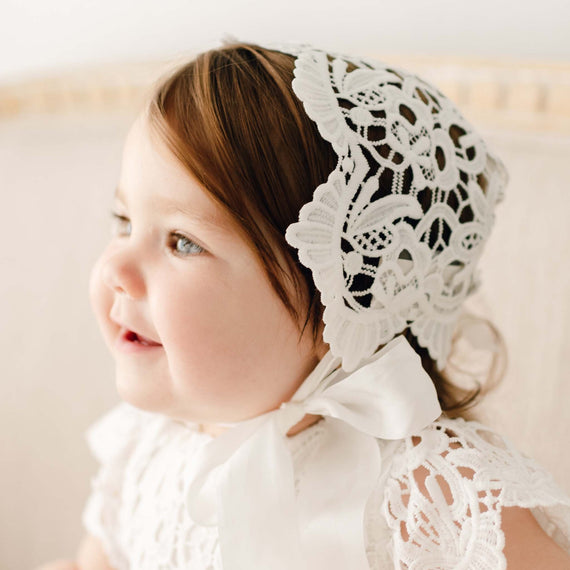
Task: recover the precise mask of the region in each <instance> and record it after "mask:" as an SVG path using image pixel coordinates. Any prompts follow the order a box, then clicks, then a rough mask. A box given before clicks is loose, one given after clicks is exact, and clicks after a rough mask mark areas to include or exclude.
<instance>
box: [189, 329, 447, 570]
mask: <svg viewBox="0 0 570 570" xmlns="http://www.w3.org/2000/svg"><path fill="white" fill-rule="evenodd" d="M339 363H340V361H339V359H337V358H333V357H332V355H331V354H330V353H327V355H325V357H324V358H323V359H322V360H321V362H320V363H319V364H318V365H317V367H316V368H315V369H314V370H313V372H312V373H311V374H310V375H309V376H308V377H307V379H306V380H305V381H304V382H303V384H302V385H301V386H300V388H299V389H298V390H297V392H296V393H295V395H294V396H293V398H292V399H291V401H290V402H286V403H284V404H282V405H281V407H280V408H279V409H277V410H273V411H271V412H268V413H266V414H263V415H261V416H258V417H256V418H253V419H251V420H246V421H244V422H240V423H239V424H237V425H236V427H234V428H232V429H230V430H229V431H227V432H225V433H223V434H222V435H220V436H219V437H217V438H216V439H213V440H212V441H211V442H208V444H207V445H206V446H204V448H203V449H202V451H201V454H200V456H199V457H198V458H197V460H198V463H197V471H196V475H195V478H194V479H193V481H192V483H191V484H190V488H189V492H188V495H187V507H188V510H189V513H190V516H191V517H192V519H193V520H194V521H195V522H196V523H198V524H202V525H206V526H208V525H217V526H218V532H219V541H220V549H221V555H222V561H223V567H224V570H309V569H310V570H321V569H322V570H346V569H347V568H350V569H351V570H360V569H363V570H364V569H368V568H369V565H368V561H367V558H366V552H365V542H364V541H365V537H364V509H365V507H366V503H367V501H368V498H369V497H370V494H371V493H372V491H373V490H374V487H375V485H376V483H377V480H378V477H379V475H380V469H381V457H380V448H379V445H378V442H377V441H376V439H377V438H381V439H401V438H404V437H407V436H410V435H412V434H414V433H417V432H418V431H419V430H421V429H423V428H424V427H425V426H426V425H428V424H429V423H431V422H432V421H434V420H435V419H436V418H437V417H439V415H440V414H441V408H440V405H439V402H438V399H437V393H436V390H435V387H434V385H433V382H432V380H431V378H430V377H429V376H428V374H427V373H426V372H425V371H424V369H423V368H422V366H421V360H420V357H419V356H418V354H417V353H416V352H415V351H414V350H413V349H412V347H411V346H410V345H409V344H408V342H407V341H406V339H405V338H404V337H401V336H400V337H396V338H395V339H394V340H392V341H391V342H389V343H388V344H387V345H386V346H385V347H384V348H383V349H382V350H380V351H379V352H377V353H376V354H375V355H373V356H372V357H371V358H370V359H369V360H368V361H367V363H365V364H364V365H363V366H362V367H360V368H359V369H358V370H356V371H355V372H353V373H352V374H349V375H348V376H345V377H343V374H345V373H344V372H343V371H342V370H340V369H338V370H335V368H337V367H338V364H339ZM305 414H315V415H321V416H324V418H325V419H324V422H323V425H324V426H325V436H324V441H323V442H322V445H321V446H320V447H319V451H318V453H317V454H315V457H312V458H311V459H310V460H309V462H308V463H307V465H306V467H305V471H304V473H303V479H302V483H303V485H302V488H300V491H299V496H298V497H296V494H295V483H294V481H295V479H294V473H293V461H292V457H291V453H290V450H289V447H288V445H287V441H286V437H287V435H286V434H287V432H288V431H289V429H290V428H291V427H293V426H294V425H295V424H296V423H297V422H298V421H299V420H300V419H302V418H303V417H304V416H305Z"/></svg>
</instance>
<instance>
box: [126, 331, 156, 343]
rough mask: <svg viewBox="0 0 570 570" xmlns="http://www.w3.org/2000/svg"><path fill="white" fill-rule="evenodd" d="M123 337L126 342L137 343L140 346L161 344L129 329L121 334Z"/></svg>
mask: <svg viewBox="0 0 570 570" xmlns="http://www.w3.org/2000/svg"><path fill="white" fill-rule="evenodd" d="M123 338H124V339H125V340H126V341H127V342H133V343H137V344H140V345H141V346H162V345H161V344H160V343H159V342H155V341H154V340H152V339H150V338H146V337H145V336H142V335H141V334H138V333H136V332H135V331H130V330H127V331H125V333H124V334H123Z"/></svg>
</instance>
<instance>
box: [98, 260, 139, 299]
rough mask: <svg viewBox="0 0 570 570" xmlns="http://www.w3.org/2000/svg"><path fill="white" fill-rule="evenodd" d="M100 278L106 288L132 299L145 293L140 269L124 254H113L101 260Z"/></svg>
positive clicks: (134, 261)
mask: <svg viewBox="0 0 570 570" xmlns="http://www.w3.org/2000/svg"><path fill="white" fill-rule="evenodd" d="M101 278H102V280H103V282H104V284H105V285H106V286H107V287H109V288H110V289H112V290H113V291H115V292H116V293H121V294H125V295H127V296H128V297H131V298H132V299H138V298H140V297H143V296H144V295H145V293H146V288H145V283H144V279H143V275H142V272H141V268H140V267H139V264H138V263H137V262H136V260H135V259H133V257H132V256H130V255H128V254H127V253H126V252H115V253H113V254H111V255H110V256H109V257H107V258H106V259H105V260H103V263H102V267H101Z"/></svg>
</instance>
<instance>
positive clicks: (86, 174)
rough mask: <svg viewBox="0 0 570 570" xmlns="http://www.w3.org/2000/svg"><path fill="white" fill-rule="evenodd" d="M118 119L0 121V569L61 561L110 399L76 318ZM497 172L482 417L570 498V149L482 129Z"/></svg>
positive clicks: (112, 171)
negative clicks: (493, 372) (497, 349)
mask: <svg viewBox="0 0 570 570" xmlns="http://www.w3.org/2000/svg"><path fill="white" fill-rule="evenodd" d="M131 118H132V112H125V113H122V114H121V113H111V112H106V113H104V114H103V113H99V114H97V113H90V114H84V115H63V114H61V115H60V114H55V115H53V114H52V115H49V114H41V115H30V114H24V115H21V116H19V117H14V118H11V119H7V118H5V119H4V120H2V121H0V193H1V207H0V238H1V239H0V263H1V266H0V319H1V328H0V335H1V336H0V341H1V347H2V358H1V359H0V363H1V364H0V366H1V375H0V378H1V380H0V382H1V383H2V384H1V386H2V398H1V399H0V433H1V434H2V438H1V441H2V448H1V454H0V458H1V465H0V477H1V481H0V517H1V518H0V536H2V539H1V541H0V544H1V546H0V567H1V568H6V569H8V568H10V569H19V568H22V569H24V568H31V567H33V566H34V565H35V564H37V563H39V562H42V561H45V560H49V559H51V558H53V557H59V556H72V555H73V554H74V549H75V546H76V544H77V541H78V540H79V538H80V536H81V534H82V531H81V528H80V513H81V509H82V506H83V502H84V500H85V498H86V496H87V493H88V490H89V477H90V476H91V475H92V474H93V472H94V469H95V463H94V461H93V460H92V459H91V458H90V456H89V454H88V451H87V448H86V446H85V443H84V440H83V433H84V430H85V428H86V427H87V426H88V425H89V424H90V423H91V422H92V421H93V420H94V419H95V418H96V417H97V416H98V415H99V414H100V413H102V412H103V411H104V410H106V409H107V408H109V407H110V406H112V405H113V404H114V403H115V402H116V396H115V393H114V386H113V374H112V365H111V362H110V359H109V357H108V355H107V353H106V351H105V348H104V346H103V343H102V341H101V339H100V338H99V334H98V331H97V330H96V327H95V323H94V320H93V318H92V317H91V314H90V309H89V306H88V299H87V284H88V277H89V270H90V267H91V264H92V263H93V261H94V259H95V258H96V256H97V253H98V251H99V249H100V248H101V246H102V244H103V243H104V242H105V239H106V235H107V230H106V228H107V224H108V221H107V220H108V210H109V206H110V197H111V195H112V192H113V189H114V185H115V182H116V179H117V173H118V168H119V161H120V149H121V146H122V139H123V136H124V134H125V133H126V129H127V126H128V124H129V122H130V120H131ZM487 135H488V140H489V141H490V142H491V144H492V145H493V146H494V147H495V150H496V151H497V152H498V153H499V154H500V155H501V156H503V158H504V160H505V162H506V163H507V166H508V167H509V170H510V172H511V183H510V186H509V188H508V191H507V198H506V200H505V203H504V204H503V205H502V206H501V207H500V208H499V210H498V212H497V216H498V221H497V227H496V231H495V233H494V235H493V237H492V240H491V242H490V243H489V246H488V250H487V252H486V256H485V258H484V262H483V271H484V273H483V282H484V287H483V289H482V291H481V293H480V294H479V298H478V305H479V306H480V307H481V306H483V307H485V310H486V311H487V312H488V313H489V314H490V315H491V316H492V317H493V319H494V321H495V322H496V323H497V325H498V326H499V328H500V329H501V330H502V331H503V333H504V335H505V337H506V340H507V343H508V348H509V350H510V356H511V366H510V369H509V374H508V377H507V379H506V380H505V382H504V383H503V385H502V386H501V388H500V389H499V390H498V391H497V392H496V393H495V394H494V395H493V396H492V397H491V398H489V400H488V402H487V403H486V404H485V406H484V410H483V411H484V412H485V414H486V417H487V420H488V421H489V422H490V423H492V424H493V425H496V426H498V427H500V428H501V429H502V430H503V431H504V432H505V433H507V434H508V435H510V436H511V437H512V439H513V440H514V441H515V442H516V443H517V445H518V446H519V447H520V448H521V449H523V450H524V451H526V452H527V453H530V454H532V455H534V456H535V457H536V458H537V459H539V460H540V461H541V462H542V463H543V464H544V465H546V466H547V467H548V468H549V469H550V470H551V471H552V472H553V473H554V474H555V476H556V478H557V479H558V481H559V482H560V483H561V484H562V485H563V486H564V487H565V488H566V489H567V490H568V491H569V492H570V458H569V457H568V434H570V413H569V409H568V402H570V378H569V373H568V370H569V369H570V341H569V339H570V263H569V260H570V224H569V223H568V212H570V191H569V185H568V180H569V179H570V167H569V163H570V160H569V159H570V136H568V135H566V136H557V135H536V134H532V133H526V134H525V133H520V132H513V131H508V130H500V131H499V130H494V131H488V132H487Z"/></svg>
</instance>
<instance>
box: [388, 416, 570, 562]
mask: <svg viewBox="0 0 570 570" xmlns="http://www.w3.org/2000/svg"><path fill="white" fill-rule="evenodd" d="M384 497H385V502H384V505H383V513H384V516H385V519H386V521H387V523H388V526H389V527H390V529H391V531H392V536H393V547H392V548H393V556H394V560H395V567H397V568H414V570H434V569H451V568H454V569H459V568H461V569H465V570H483V569H489V568H493V569H497V570H504V569H505V568H506V560H505V556H504V554H503V547H504V534H503V531H502V529H501V509H502V508H503V507H509V506H519V507H525V508H532V509H533V511H532V512H533V513H534V514H535V515H537V520H538V522H539V524H541V525H542V526H543V528H544V530H545V531H546V532H547V533H548V534H549V535H550V536H552V537H553V538H554V539H555V540H556V541H557V542H558V543H559V544H560V545H561V546H562V547H563V548H566V550H568V551H570V511H569V510H568V508H570V500H569V499H568V497H567V496H566V495H565V494H564V493H563V492H562V491H561V490H560V489H559V488H558V487H557V485H556V484H555V482H554V481H553V479H552V477H551V475H550V474H549V473H548V472H546V471H545V470H544V469H543V468H542V467H540V466H539V465H538V464H537V463H535V462H534V461H533V460H531V459H529V458H527V457H525V456H523V455H522V454H520V453H519V452H518V451H517V450H516V449H515V448H514V447H513V446H512V445H511V444H510V443H509V442H508V440H506V439H504V438H501V437H500V436H498V435H497V434H496V433H495V432H493V430H491V429H489V428H486V427H485V426H482V425H481V424H478V423H477V422H465V421H464V420H461V419H454V420H450V419H442V420H439V421H437V422H434V423H433V424H432V425H431V426H429V427H428V428H426V429H425V430H424V431H422V432H421V433H420V434H419V435H418V436H417V437H414V438H410V439H407V440H405V442H404V444H403V445H402V447H401V449H400V451H399V453H398V454H397V455H396V456H395V458H394V461H393V464H392V469H391V474H390V477H389V479H388V481H387V484H386V487H385V491H384Z"/></svg>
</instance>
